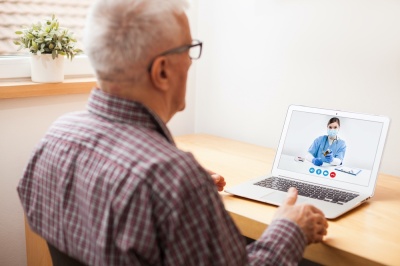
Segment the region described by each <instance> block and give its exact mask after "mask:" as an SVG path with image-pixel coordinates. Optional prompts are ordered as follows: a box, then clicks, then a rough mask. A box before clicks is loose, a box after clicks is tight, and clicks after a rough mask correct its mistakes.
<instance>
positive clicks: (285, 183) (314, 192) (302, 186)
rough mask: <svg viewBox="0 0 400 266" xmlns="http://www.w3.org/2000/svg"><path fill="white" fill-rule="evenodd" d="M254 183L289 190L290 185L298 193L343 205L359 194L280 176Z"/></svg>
mask: <svg viewBox="0 0 400 266" xmlns="http://www.w3.org/2000/svg"><path fill="white" fill-rule="evenodd" d="M254 185H258V186H262V187H266V188H271V189H275V190H280V191H284V192H287V191H288V190H289V188H290V187H295V188H296V189H297V190H298V194H299V195H301V196H304V197H308V198H313V199H319V200H323V201H328V202H331V203H336V204H340V205H343V204H344V203H346V202H348V201H350V200H352V199H354V198H355V197H357V196H358V194H355V193H350V192H345V191H340V190H336V189H331V188H326V187H321V186H317V185H311V184H307V183H301V182H297V181H293V180H288V179H284V178H280V177H269V178H267V179H264V180H262V181H259V182H257V183H255V184H254Z"/></svg>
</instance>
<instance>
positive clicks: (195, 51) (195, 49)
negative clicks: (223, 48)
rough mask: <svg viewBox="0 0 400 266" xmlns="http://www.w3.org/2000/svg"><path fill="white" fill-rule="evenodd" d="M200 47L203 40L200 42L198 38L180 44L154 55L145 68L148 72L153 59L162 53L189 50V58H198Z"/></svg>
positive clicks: (176, 52) (178, 52)
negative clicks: (185, 43) (189, 42)
mask: <svg viewBox="0 0 400 266" xmlns="http://www.w3.org/2000/svg"><path fill="white" fill-rule="evenodd" d="M202 48H203V42H201V41H199V40H192V44H188V45H182V46H179V47H176V48H173V49H170V50H167V51H165V52H163V53H161V54H159V55H157V56H156V57H154V59H153V60H151V62H150V64H149V67H148V68H147V70H148V71H149V72H150V71H151V68H152V67H153V63H154V61H155V60H156V58H157V57H159V56H164V55H169V54H180V53H183V52H186V51H187V50H189V57H190V59H192V60H196V59H199V58H200V56H201V50H202Z"/></svg>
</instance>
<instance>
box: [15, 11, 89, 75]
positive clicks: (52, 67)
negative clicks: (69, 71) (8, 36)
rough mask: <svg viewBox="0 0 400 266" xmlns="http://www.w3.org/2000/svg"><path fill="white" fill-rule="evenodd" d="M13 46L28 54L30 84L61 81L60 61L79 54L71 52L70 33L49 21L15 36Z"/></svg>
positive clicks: (54, 20)
mask: <svg viewBox="0 0 400 266" xmlns="http://www.w3.org/2000/svg"><path fill="white" fill-rule="evenodd" d="M15 33H16V34H17V35H18V39H16V40H14V44H16V45H19V49H18V50H21V49H29V51H30V52H31V78H32V81H33V82H43V83H53V82H62V81H63V80H64V57H65V56H66V57H67V58H68V59H70V60H72V59H73V58H74V56H75V55H77V54H80V53H81V52H82V50H80V49H78V48H75V44H76V42H77V41H76V39H75V38H74V36H73V33H72V32H70V31H69V30H68V29H66V28H62V27H60V25H59V22H58V19H57V18H56V17H55V15H53V16H52V17H51V19H45V21H44V22H40V21H39V22H37V23H36V24H32V25H31V26H30V27H26V28H23V29H21V30H19V31H16V32H15Z"/></svg>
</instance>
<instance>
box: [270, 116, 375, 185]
mask: <svg viewBox="0 0 400 266" xmlns="http://www.w3.org/2000/svg"><path fill="white" fill-rule="evenodd" d="M331 118H338V120H339V123H340V127H339V128H338V131H337V134H336V137H332V140H331V142H332V143H330V142H329V139H328V137H327V136H328V122H329V121H330V120H331ZM336 123H337V124H338V122H336ZM382 129H383V123H380V122H374V121H366V120H362V119H355V118H348V117H340V116H330V115H323V114H315V113H309V112H303V111H294V112H293V113H292V116H291V119H290V122H289V125H288V131H287V134H286V138H285V142H284V144H283V148H282V153H281V157H280V158H279V163H278V168H279V169H281V170H287V171H291V172H296V173H301V174H307V175H311V176H315V177H320V178H325V179H329V180H332V181H334V182H345V183H350V184H356V185H360V186H368V185H369V182H370V179H371V170H372V168H373V165H374V162H375V159H376V158H375V157H376V153H377V149H378V144H379V139H380V137H381V134H382ZM312 152H314V154H315V156H312V157H310V155H309V154H310V153H312ZM328 152H329V153H331V155H330V156H331V158H332V162H331V163H328V162H327V161H330V159H329V158H327V157H325V155H326V154H327V153H328ZM328 157H329V156H328ZM312 158H319V159H320V160H314V161H315V163H316V164H314V163H313V162H312V160H311V159H312ZM334 158H338V159H336V160H335V161H334V162H333V159H334ZM338 160H339V161H340V163H339V164H338V165H334V164H335V163H337V162H338ZM321 161H323V162H322V164H321ZM319 164H321V165H319Z"/></svg>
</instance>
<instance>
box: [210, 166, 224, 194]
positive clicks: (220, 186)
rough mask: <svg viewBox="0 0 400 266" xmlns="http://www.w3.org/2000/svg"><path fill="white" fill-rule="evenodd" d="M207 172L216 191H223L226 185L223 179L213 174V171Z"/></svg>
mask: <svg viewBox="0 0 400 266" xmlns="http://www.w3.org/2000/svg"><path fill="white" fill-rule="evenodd" d="M207 172H208V173H209V174H210V175H211V178H212V179H213V181H214V184H215V185H216V186H217V189H218V191H223V190H224V187H225V185H226V182H225V178H224V177H223V176H221V175H219V174H216V173H214V172H213V171H210V170H207Z"/></svg>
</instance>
